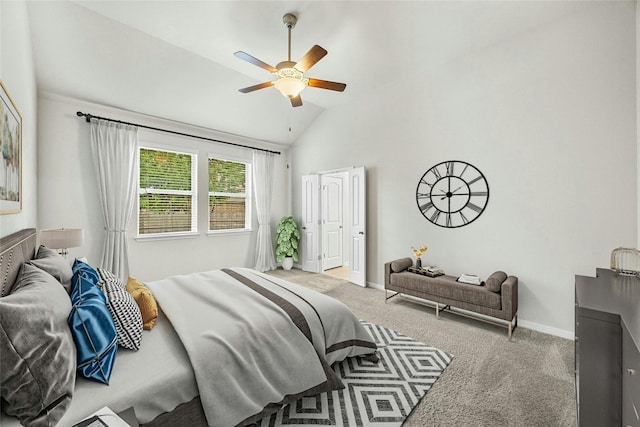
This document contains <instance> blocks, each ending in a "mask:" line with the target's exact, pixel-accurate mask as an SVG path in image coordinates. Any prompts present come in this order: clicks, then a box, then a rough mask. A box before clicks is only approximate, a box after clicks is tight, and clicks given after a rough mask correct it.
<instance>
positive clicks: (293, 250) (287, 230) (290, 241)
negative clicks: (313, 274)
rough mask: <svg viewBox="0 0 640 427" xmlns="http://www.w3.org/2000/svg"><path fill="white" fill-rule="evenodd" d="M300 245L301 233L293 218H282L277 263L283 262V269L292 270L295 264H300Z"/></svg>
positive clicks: (278, 235) (278, 237) (278, 234)
mask: <svg viewBox="0 0 640 427" xmlns="http://www.w3.org/2000/svg"><path fill="white" fill-rule="evenodd" d="M298 243H300V231H299V230H298V224H296V221H295V220H294V219H293V217H292V216H283V217H282V218H280V223H279V224H278V229H277V234H276V261H278V262H282V268H284V269H285V270H291V267H293V262H294V261H295V262H298Z"/></svg>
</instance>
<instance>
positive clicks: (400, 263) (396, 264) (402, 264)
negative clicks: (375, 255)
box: [391, 258, 413, 273]
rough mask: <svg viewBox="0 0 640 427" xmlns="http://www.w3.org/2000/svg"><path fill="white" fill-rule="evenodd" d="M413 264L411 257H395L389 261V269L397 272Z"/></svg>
mask: <svg viewBox="0 0 640 427" xmlns="http://www.w3.org/2000/svg"><path fill="white" fill-rule="evenodd" d="M412 265H413V261H412V260H411V258H402V259H397V260H395V261H393V262H392V263H391V271H393V272H394V273H397V272H399V271H402V270H406V269H407V268H409V267H411V266H412Z"/></svg>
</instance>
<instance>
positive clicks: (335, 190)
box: [320, 175, 343, 270]
mask: <svg viewBox="0 0 640 427" xmlns="http://www.w3.org/2000/svg"><path fill="white" fill-rule="evenodd" d="M320 188H321V189H322V190H321V193H322V199H321V200H322V202H321V205H322V208H321V210H322V270H328V269H330V268H336V267H341V266H342V264H343V260H342V247H343V240H342V239H343V236H342V230H343V227H342V221H343V213H342V212H343V209H342V178H340V177H337V176H331V175H322V176H321V177H320Z"/></svg>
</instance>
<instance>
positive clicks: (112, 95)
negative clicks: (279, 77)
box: [28, 1, 590, 144]
mask: <svg viewBox="0 0 640 427" xmlns="http://www.w3.org/2000/svg"><path fill="white" fill-rule="evenodd" d="M589 4H590V2H575V1H568V2H560V1H534V2H529V1H496V2H493V1H74V2H67V1H42V2H40V1H29V2H28V14H29V22H30V29H31V36H32V44H33V53H34V61H35V66H36V78H37V83H38V89H39V90H40V91H44V92H53V93H57V94H61V95H65V96H70V97H74V98H78V99H83V100H87V101H91V102H96V103H99V104H102V105H108V106H114V107H118V108H122V109H125V110H131V111H135V112H139V113H144V114H148V115H152V116H157V117H162V118H166V119H171V120H175V121H179V122H184V123H190V124H193V125H197V126H203V127H206V128H210V129H215V130H219V131H223V132H227V133H232V134H238V135H242V136H247V137H251V138H255V139H259V140H264V141H269V142H274V143H278V144H290V143H292V142H294V141H295V140H296V138H297V137H298V136H299V135H300V134H301V133H302V132H304V130H305V129H306V128H307V127H308V126H309V125H310V124H311V122H313V120H314V119H315V118H316V117H317V116H318V115H320V114H321V113H322V112H323V111H324V110H325V109H328V108H332V107H334V106H336V105H339V104H345V103H351V102H353V101H355V100H358V99H361V98H364V97H367V96H369V95H371V93H372V92H373V91H376V90H378V89H380V88H381V87H382V86H384V85H386V84H389V83H390V82H392V81H394V80H396V79H403V78H415V76H416V75H417V74H418V75H419V72H420V70H428V69H429V68H431V67H437V66H438V65H439V64H442V63H445V62H447V61H451V60H453V59H455V58H456V57H458V56H461V55H465V54H467V53H469V52H473V51H475V50H479V49H482V48H484V47H486V46H490V45H492V44H494V43H499V42H500V41H501V40H504V39H505V38H509V37H514V36H515V35H517V34H518V33H521V32H525V31H529V30H531V29H533V28H538V27H541V26H544V25H545V24H546V23H548V22H550V21H552V20H555V19H559V18H561V17H562V16H564V15H566V14H570V13H578V12H579V11H580V9H581V8H584V7H590V6H589ZM285 13H294V14H296V15H297V16H298V23H297V25H296V27H295V29H294V30H293V32H292V52H291V56H292V60H293V61H296V60H297V59H299V58H300V57H301V56H302V55H304V53H305V52H307V51H308V50H309V48H310V47H311V46H313V45H314V44H318V45H320V46H322V47H324V48H325V49H327V50H328V52H329V53H328V55H327V56H326V57H324V58H323V59H322V60H321V61H320V62H318V63H317V64H316V65H315V66H314V67H313V68H312V69H311V70H310V71H309V72H308V73H306V75H307V76H311V77H315V78H319V79H324V80H330V81H337V82H344V83H347V89H346V90H345V91H344V92H342V93H339V92H333V91H328V90H322V89H317V88H306V89H305V90H304V91H303V92H302V99H303V102H304V105H303V106H302V107H298V108H293V107H291V104H290V102H289V101H288V100H287V99H285V98H284V97H283V96H282V95H280V94H279V93H278V92H277V91H276V90H275V89H274V88H267V89H262V90H259V91H256V92H253V93H249V94H242V93H240V92H238V89H239V88H242V87H246V86H251V85H254V84H257V83H261V82H264V81H269V80H273V77H272V76H271V75H270V74H269V73H268V72H266V71H265V70H263V69H261V68H258V67H256V66H253V65H251V64H249V63H247V62H244V61H241V60H239V59H238V58H236V57H235V56H234V55H233V53H234V52H236V51H239V50H242V51H245V52H247V53H249V54H251V55H253V56H255V57H257V58H258V59H260V60H262V61H264V62H266V63H268V64H271V65H274V66H275V65H276V64H277V63H278V62H280V61H283V60H286V59H287V30H286V28H285V26H284V24H283V23H282V16H283V15H284V14H285ZM416 71H417V72H418V73H416ZM415 84H416V85H420V84H421V82H420V81H419V80H417V81H416V82H415ZM411 96H412V94H410V93H408V94H407V93H403V94H397V97H396V98H395V99H389V100H388V102H389V105H390V108H393V104H394V103H397V102H404V100H405V99H406V98H407V97H411ZM289 128H290V129H291V131H289Z"/></svg>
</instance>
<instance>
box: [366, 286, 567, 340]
mask: <svg viewBox="0 0 640 427" xmlns="http://www.w3.org/2000/svg"><path fill="white" fill-rule="evenodd" d="M367 287H369V288H373V289H378V290H381V291H384V285H381V284H379V283H373V282H367ZM408 298H409V299H417V300H419V299H420V298H415V297H410V296H408ZM461 311H466V310H461ZM476 315H478V314H476ZM478 316H480V317H483V316H482V315H478ZM518 327H523V328H527V329H531V330H533V331H537V332H542V333H543V334H549V335H554V336H556V337H560V338H565V339H568V340H573V339H575V334H574V333H573V331H567V330H565V329H560V328H554V327H552V326H547V325H541V324H540V323H536V322H531V321H529V320H523V319H522V318H521V317H518Z"/></svg>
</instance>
